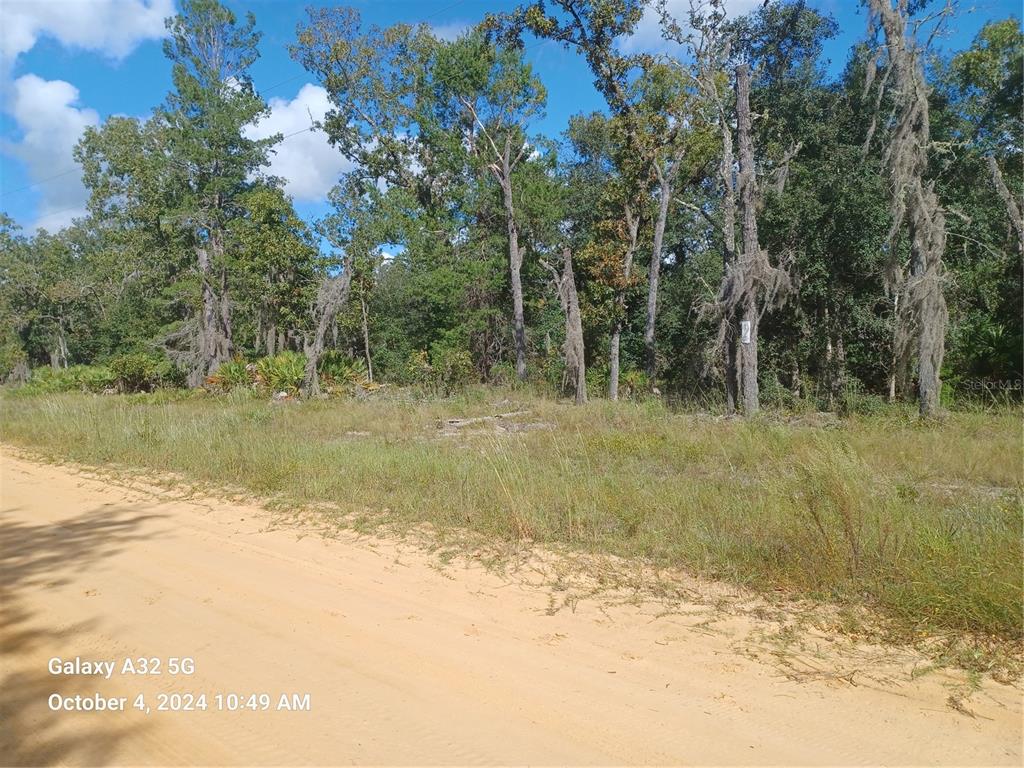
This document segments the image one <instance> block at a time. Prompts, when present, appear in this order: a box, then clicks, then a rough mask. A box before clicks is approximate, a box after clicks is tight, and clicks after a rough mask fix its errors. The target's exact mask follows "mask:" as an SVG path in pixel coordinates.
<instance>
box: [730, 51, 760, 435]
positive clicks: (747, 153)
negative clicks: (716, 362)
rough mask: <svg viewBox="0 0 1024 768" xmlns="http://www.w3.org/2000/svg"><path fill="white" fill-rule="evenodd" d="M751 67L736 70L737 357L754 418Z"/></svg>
mask: <svg viewBox="0 0 1024 768" xmlns="http://www.w3.org/2000/svg"><path fill="white" fill-rule="evenodd" d="M751 130H752V124H751V117H750V68H749V67H748V66H747V65H746V64H741V65H740V66H738V67H737V68H736V134H737V136H736V139H737V145H738V148H739V161H740V164H739V192H740V210H741V214H742V219H743V257H742V259H741V261H742V265H741V268H742V269H743V271H745V272H747V273H748V274H749V278H746V279H745V280H744V283H745V287H746V290H745V291H744V294H745V296H744V300H743V311H742V316H741V320H740V345H739V347H738V348H737V358H738V361H737V363H738V367H739V377H740V391H741V394H742V397H743V414H744V415H745V416H753V415H754V414H756V413H757V411H758V409H759V408H760V407H761V400H760V393H759V390H758V386H757V331H758V323H759V321H760V319H761V317H760V312H759V308H758V302H757V299H758V296H757V290H756V286H755V285H753V284H752V283H753V281H754V280H755V279H756V278H755V276H754V272H755V270H756V269H757V266H758V263H759V262H760V261H761V260H762V259H763V254H762V253H761V246H760V245H759V244H758V242H757V199H756V198H757V188H756V184H757V181H756V177H755V174H754V141H753V138H752V137H751Z"/></svg>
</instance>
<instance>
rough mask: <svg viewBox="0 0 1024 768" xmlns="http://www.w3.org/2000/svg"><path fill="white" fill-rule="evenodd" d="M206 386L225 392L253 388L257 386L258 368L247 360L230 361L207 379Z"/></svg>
mask: <svg viewBox="0 0 1024 768" xmlns="http://www.w3.org/2000/svg"><path fill="white" fill-rule="evenodd" d="M206 384H207V386H208V387H212V388H213V389H219V390H222V391H224V392H230V391H231V390H234V389H245V388H250V387H253V386H255V384H256V366H255V365H254V364H252V363H247V362H246V361H245V360H240V359H235V360H230V361H228V362H226V363H223V364H221V366H220V368H218V369H217V372H216V373H214V374H213V375H212V376H209V377H207V379H206Z"/></svg>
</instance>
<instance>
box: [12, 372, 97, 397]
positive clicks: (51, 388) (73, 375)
mask: <svg viewBox="0 0 1024 768" xmlns="http://www.w3.org/2000/svg"><path fill="white" fill-rule="evenodd" d="M116 384H117V377H116V376H115V375H114V372H113V371H112V370H111V369H110V368H108V367H107V366H104V365H72V366H70V367H68V368H56V369H55V368H50V367H48V366H47V367H42V368H36V369H35V370H33V371H32V375H31V377H30V379H29V381H28V383H27V384H25V385H24V386H22V387H20V388H19V390H18V391H19V393H21V394H42V393H54V392H91V393H93V394H101V393H106V392H110V391H113V389H114V387H115V385H116Z"/></svg>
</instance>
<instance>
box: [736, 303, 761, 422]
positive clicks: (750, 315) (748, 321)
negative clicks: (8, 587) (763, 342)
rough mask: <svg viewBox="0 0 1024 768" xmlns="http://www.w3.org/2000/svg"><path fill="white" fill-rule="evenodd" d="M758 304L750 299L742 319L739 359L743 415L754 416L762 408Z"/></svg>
mask: <svg viewBox="0 0 1024 768" xmlns="http://www.w3.org/2000/svg"><path fill="white" fill-rule="evenodd" d="M757 325H758V313H757V304H756V302H755V301H754V299H753V297H748V299H747V301H746V304H745V305H744V308H743V314H742V316H741V319H740V339H739V341H740V343H739V345H738V347H737V349H738V352H737V357H739V364H738V367H739V376H740V394H741V395H742V398H743V415H744V416H746V417H748V418H749V417H751V416H754V415H755V414H756V413H757V412H758V410H759V409H760V408H761V395H760V390H759V389H758V385H757Z"/></svg>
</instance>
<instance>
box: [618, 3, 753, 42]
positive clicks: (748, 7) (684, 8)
mask: <svg viewBox="0 0 1024 768" xmlns="http://www.w3.org/2000/svg"><path fill="white" fill-rule="evenodd" d="M762 4H763V0H725V11H726V13H727V14H728V17H729V18H730V19H734V18H736V17H737V16H742V15H744V14H746V13H750V12H751V11H753V10H754V9H755V8H757V7H758V6H759V5H762ZM665 5H666V7H667V9H668V12H669V14H670V15H671V16H672V17H673V18H674V19H675V20H676V21H677V22H679V24H680V25H681V26H682V27H683V28H686V27H687V26H688V22H689V14H690V0H667V2H666V3H665ZM674 47H675V43H670V42H668V41H667V40H665V39H664V38H663V37H662V36H661V15H660V14H659V13H658V10H657V8H656V5H655V4H654V3H652V4H651V5H649V6H647V9H646V10H645V11H644V15H643V18H642V19H640V23H639V24H637V27H636V31H635V32H634V33H633V36H632V37H630V38H629V39H628V40H626V41H624V42H623V45H622V48H623V50H624V51H627V52H631V53H632V52H639V51H647V52H651V53H658V52H661V51H665V50H670V49H672V48H674Z"/></svg>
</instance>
